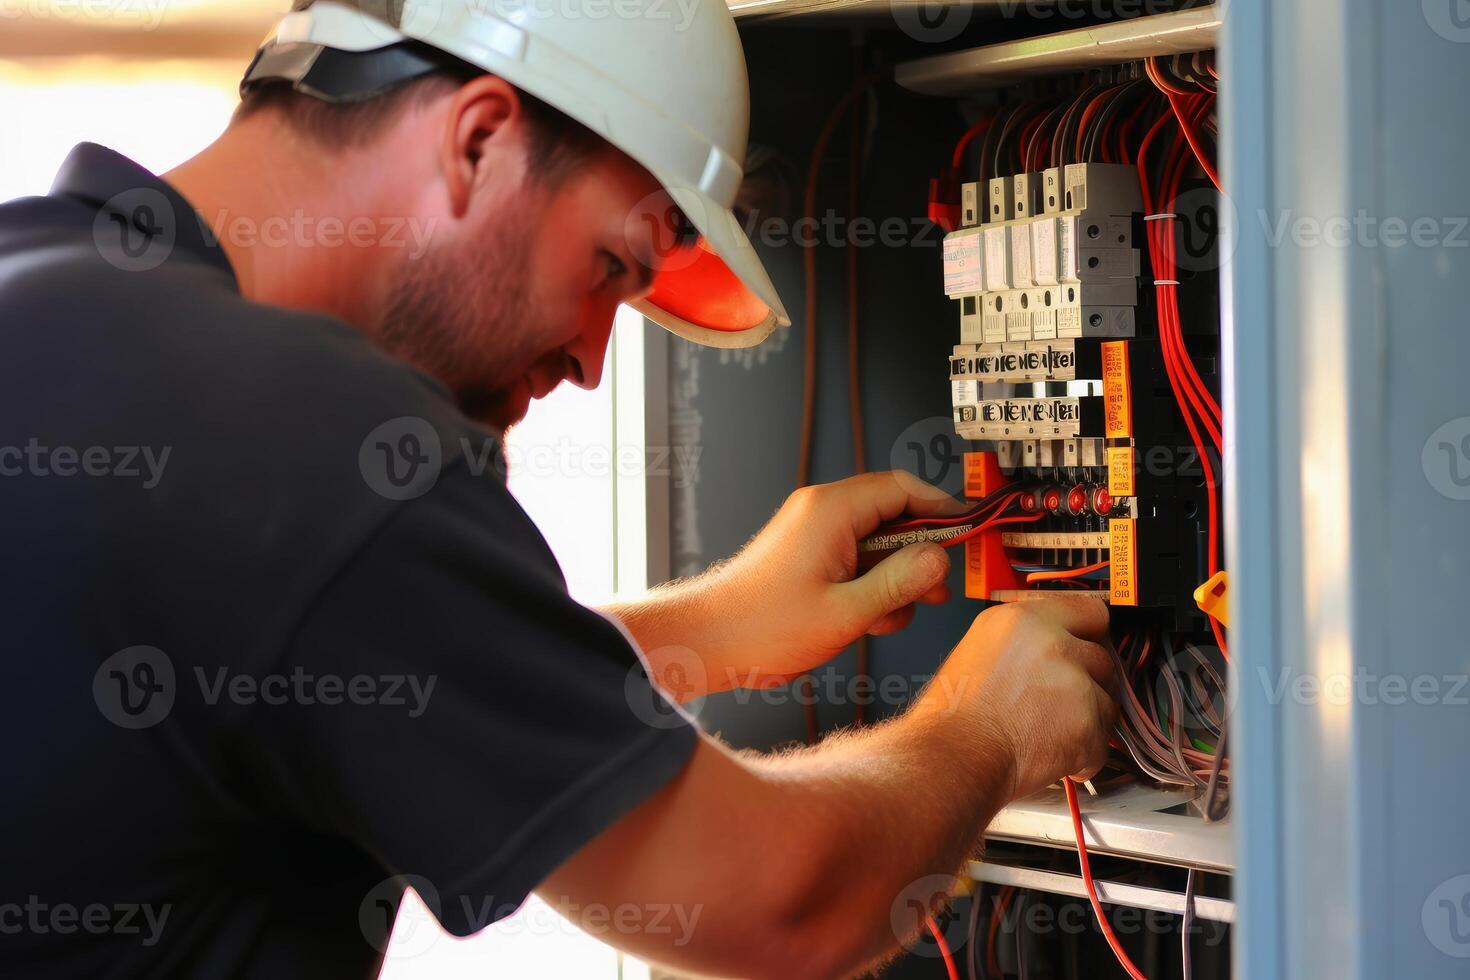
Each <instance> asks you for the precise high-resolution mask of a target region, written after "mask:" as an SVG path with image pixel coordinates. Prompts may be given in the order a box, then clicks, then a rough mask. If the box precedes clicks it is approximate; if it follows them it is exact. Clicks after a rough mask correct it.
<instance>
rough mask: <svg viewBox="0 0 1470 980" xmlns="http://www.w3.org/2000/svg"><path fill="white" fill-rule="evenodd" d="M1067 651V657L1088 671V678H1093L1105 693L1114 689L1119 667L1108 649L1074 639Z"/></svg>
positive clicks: (1090, 642) (1068, 645)
mask: <svg viewBox="0 0 1470 980" xmlns="http://www.w3.org/2000/svg"><path fill="white" fill-rule="evenodd" d="M1066 649H1067V655H1068V656H1070V657H1071V658H1072V659H1073V660H1074V661H1076V662H1077V664H1078V665H1079V666H1081V667H1082V669H1083V670H1085V671H1087V676H1088V677H1091V678H1092V680H1093V683H1095V684H1099V685H1101V686H1102V688H1103V690H1105V691H1111V690H1112V689H1113V686H1114V684H1115V683H1116V682H1117V679H1118V675H1117V665H1116V664H1114V663H1113V655H1112V654H1110V653H1108V651H1107V648H1106V647H1104V646H1102V645H1101V644H1098V643H1093V642H1092V641H1091V640H1081V639H1073V640H1072V641H1071V642H1069V643H1068V644H1067V648H1066Z"/></svg>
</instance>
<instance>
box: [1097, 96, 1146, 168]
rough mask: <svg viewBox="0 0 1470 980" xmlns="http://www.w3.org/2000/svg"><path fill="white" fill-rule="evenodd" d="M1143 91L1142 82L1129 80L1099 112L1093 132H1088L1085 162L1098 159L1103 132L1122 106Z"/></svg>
mask: <svg viewBox="0 0 1470 980" xmlns="http://www.w3.org/2000/svg"><path fill="white" fill-rule="evenodd" d="M1141 91H1146V90H1145V89H1144V87H1143V83H1142V82H1139V81H1132V82H1127V83H1126V84H1124V85H1123V86H1122V88H1121V89H1120V90H1119V92H1118V94H1117V95H1115V96H1114V97H1113V98H1111V99H1109V100H1108V104H1107V105H1105V106H1103V109H1102V111H1101V112H1099V113H1098V114H1097V115H1098V118H1097V122H1096V123H1095V125H1094V128H1093V130H1092V132H1090V133H1088V134H1087V141H1086V144H1085V145H1084V147H1083V154H1082V159H1083V161H1084V162H1087V163H1091V162H1092V161H1093V160H1094V159H1096V157H1097V150H1098V146H1099V144H1101V143H1102V140H1103V134H1104V133H1105V132H1107V128H1108V124H1109V123H1111V122H1112V121H1113V117H1114V116H1116V115H1118V114H1119V113H1121V112H1122V107H1123V106H1125V105H1128V103H1129V101H1130V100H1131V99H1132V98H1133V96H1135V95H1137V94H1138V93H1139V92H1141ZM1129 108H1130V109H1134V108H1137V103H1136V102H1135V103H1134V104H1132V105H1130V106H1129Z"/></svg>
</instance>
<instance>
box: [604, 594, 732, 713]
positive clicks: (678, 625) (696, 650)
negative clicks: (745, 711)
mask: <svg viewBox="0 0 1470 980" xmlns="http://www.w3.org/2000/svg"><path fill="white" fill-rule="evenodd" d="M719 574H720V571H719V568H718V567H716V568H712V569H710V570H709V571H707V572H705V573H703V574H702V575H697V576H695V577H693V578H687V579H681V580H679V581H677V582H670V583H668V584H667V585H662V586H660V587H658V588H657V589H654V590H652V591H650V592H649V593H647V594H646V595H643V596H640V597H639V598H637V599H635V600H633V601H631V602H620V603H614V604H611V605H608V606H604V607H602V610H601V611H602V612H603V613H604V614H605V615H608V616H611V617H612V618H613V619H616V620H617V621H618V622H619V623H621V624H622V625H623V628H624V629H626V630H627V631H628V632H629V633H631V634H632V635H633V639H634V640H636V641H637V643H638V646H639V648H640V649H641V650H642V651H643V655H644V656H645V657H646V658H647V660H648V666H649V673H650V674H651V675H652V676H653V678H654V680H656V681H657V682H658V683H659V684H660V686H661V687H663V688H664V690H665V691H667V692H668V693H670V694H671V695H672V696H673V697H676V698H677V699H678V700H680V701H692V700H694V699H695V698H700V697H704V696H705V695H707V694H717V693H719V692H720V691H728V690H730V689H732V688H735V687H740V686H743V685H744V684H745V683H746V680H747V678H748V676H749V671H742V670H740V669H739V668H737V667H736V666H734V664H735V663H736V661H737V657H736V656H735V654H734V645H735V644H736V643H738V642H739V641H738V637H739V635H740V633H741V630H740V629H739V628H738V626H737V625H736V621H737V619H738V617H737V616H736V615H734V611H732V610H730V609H728V608H727V606H728V600H726V601H723V602H722V601H721V597H720V596H719V595H718V593H719V592H720V583H719V580H718V576H719Z"/></svg>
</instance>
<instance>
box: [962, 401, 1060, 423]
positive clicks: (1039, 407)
mask: <svg viewBox="0 0 1470 980" xmlns="http://www.w3.org/2000/svg"><path fill="white" fill-rule="evenodd" d="M976 407H977V410H978V416H977V421H980V422H984V423H986V424H988V425H994V424H1002V425H1057V426H1062V425H1070V426H1072V427H1074V428H1075V427H1076V426H1077V425H1079V424H1080V423H1081V422H1082V406H1081V405H1080V404H1079V402H1078V400H1077V399H1076V398H996V399H992V400H990V401H983V402H981V403H980V404H979V405H978V406H976Z"/></svg>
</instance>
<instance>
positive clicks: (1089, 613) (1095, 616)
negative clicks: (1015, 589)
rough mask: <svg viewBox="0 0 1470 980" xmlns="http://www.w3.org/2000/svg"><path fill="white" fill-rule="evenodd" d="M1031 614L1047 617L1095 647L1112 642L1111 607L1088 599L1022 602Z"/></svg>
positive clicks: (1038, 598) (1045, 598)
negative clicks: (1094, 644) (1109, 625)
mask: <svg viewBox="0 0 1470 980" xmlns="http://www.w3.org/2000/svg"><path fill="white" fill-rule="evenodd" d="M1021 601H1022V602H1024V603H1026V609H1027V611H1028V612H1032V613H1036V614H1039V615H1042V616H1045V617H1047V618H1048V619H1050V620H1051V621H1052V622H1053V623H1056V624H1057V625H1058V626H1060V627H1061V628H1062V629H1064V630H1066V631H1067V632H1068V633H1071V634H1072V635H1073V636H1077V637H1081V638H1082V639H1084V640H1092V641H1093V642H1095V643H1106V642H1107V639H1108V605H1107V603H1105V602H1103V601H1102V600H1101V599H1098V598H1095V597H1093V596H1087V595H1068V594H1066V593H1060V592H1057V593H1048V594H1047V595H1045V596H1042V595H1036V596H1034V597H1032V596H1028V597H1026V598H1024V599H1022V600H1021Z"/></svg>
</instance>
